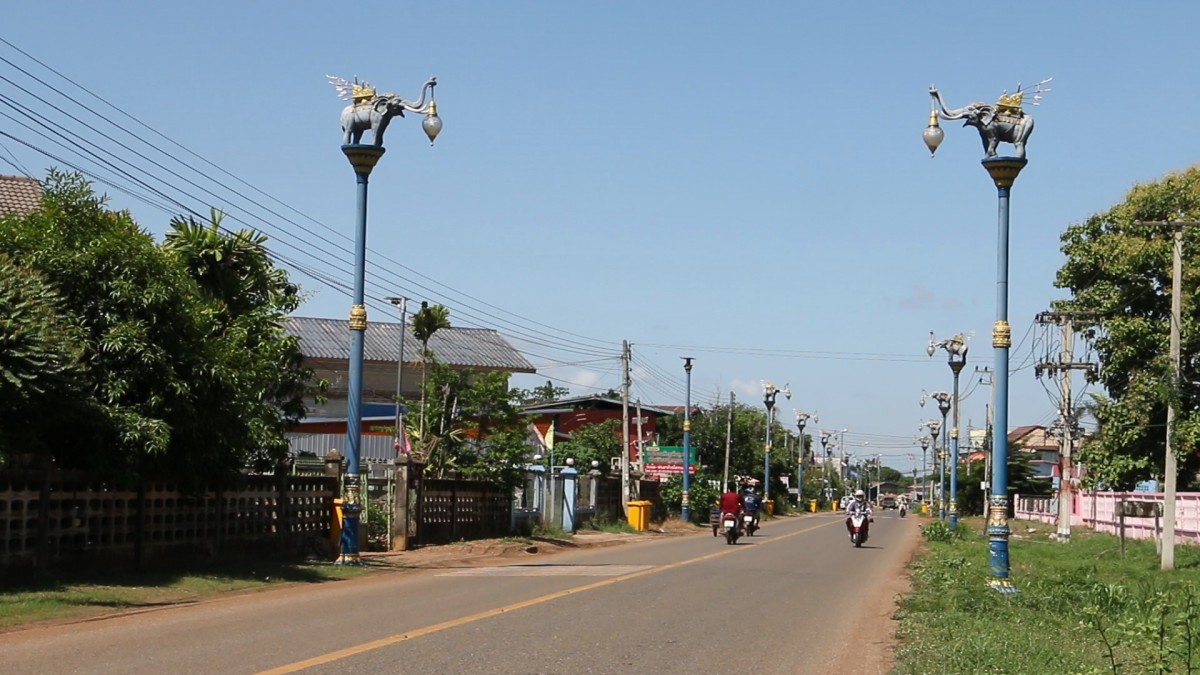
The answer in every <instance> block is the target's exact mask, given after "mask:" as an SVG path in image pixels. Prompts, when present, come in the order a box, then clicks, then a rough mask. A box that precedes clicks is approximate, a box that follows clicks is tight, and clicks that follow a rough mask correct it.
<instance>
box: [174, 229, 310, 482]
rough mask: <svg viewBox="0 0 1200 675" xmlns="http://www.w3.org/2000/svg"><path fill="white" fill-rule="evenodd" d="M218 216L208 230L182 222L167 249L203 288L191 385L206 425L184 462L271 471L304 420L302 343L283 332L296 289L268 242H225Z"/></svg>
mask: <svg viewBox="0 0 1200 675" xmlns="http://www.w3.org/2000/svg"><path fill="white" fill-rule="evenodd" d="M221 221H222V215H221V214H220V213H219V212H217V211H215V210H214V211H213V212H212V215H211V219H210V220H209V222H207V223H200V222H198V221H196V220H194V219H191V218H187V219H183V218H176V219H175V220H173V221H172V222H171V224H170V228H171V229H170V230H169V231H168V232H167V235H166V241H165V242H164V244H163V248H164V249H165V250H167V251H168V252H170V253H173V254H175V256H177V259H178V260H179V262H180V263H182V265H183V267H184V268H185V269H186V270H187V273H188V275H189V276H190V277H191V278H192V279H193V280H195V282H196V284H197V285H198V286H199V289H200V295H201V300H200V304H201V306H202V307H203V311H204V312H205V313H204V318H205V322H204V323H203V324H202V326H201V328H202V330H203V331H204V335H203V345H204V349H205V351H204V352H203V354H202V355H203V358H204V360H205V361H206V362H207V363H208V364H209V367H208V368H207V369H206V370H205V371H203V372H204V375H205V377H202V378H201V379H198V380H196V381H195V382H194V383H193V392H192V393H193V396H194V397H195V401H196V405H197V407H198V408H201V409H203V410H206V411H207V412H206V414H205V415H204V416H203V417H202V418H197V419H194V420H192V422H193V424H194V425H195V427H194V428H192V429H190V430H187V429H179V431H188V432H190V433H188V434H187V436H188V437H192V438H198V439H201V440H200V442H199V443H197V444H196V446H195V447H192V448H190V449H189V450H188V451H187V453H186V456H187V458H188V459H189V462H188V464H189V466H186V467H181V468H184V469H185V470H186V471H189V472H190V471H194V470H195V469H194V468H193V467H192V466H190V465H191V464H195V463H197V462H209V463H216V464H218V465H220V466H226V467H230V468H231V469H234V470H236V469H240V468H241V465H242V464H244V463H246V462H249V463H252V464H256V465H258V468H265V466H268V465H270V464H272V463H273V462H274V461H276V460H278V459H279V458H281V457H283V456H284V455H285V454H286V453H287V441H286V438H285V436H284V434H285V432H286V431H287V430H288V429H289V428H290V427H291V426H292V424H294V423H295V422H296V421H297V420H299V419H300V418H301V417H303V415H304V404H303V394H304V382H305V379H306V378H307V377H308V376H309V375H310V371H309V370H308V369H306V368H302V367H301V362H302V360H303V355H302V354H301V352H300V344H299V338H297V337H293V336H288V335H286V334H285V333H284V332H283V329H282V327H281V326H282V323H283V321H284V320H285V318H286V317H287V315H288V314H290V313H291V312H293V311H295V310H296V309H297V308H299V306H300V303H301V297H300V295H299V289H298V288H297V287H296V286H295V285H294V284H292V283H290V282H289V280H288V276H287V273H286V272H285V271H284V270H282V269H280V268H277V267H275V266H274V263H273V262H272V261H271V258H270V253H269V251H268V250H267V248H266V242H267V237H266V236H265V235H262V234H261V233H258V232H255V231H252V230H238V231H235V232H225V231H223V230H222V227H221Z"/></svg>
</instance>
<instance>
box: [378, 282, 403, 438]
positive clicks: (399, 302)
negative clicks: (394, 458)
mask: <svg viewBox="0 0 1200 675" xmlns="http://www.w3.org/2000/svg"><path fill="white" fill-rule="evenodd" d="M384 300H387V301H388V302H390V303H392V304H393V305H395V306H397V307H399V308H400V350H399V352H397V355H396V440H395V448H396V454H397V455H400V454H402V453H406V452H407V447H408V443H407V442H404V439H405V436H403V435H402V434H404V433H405V431H404V410H403V406H402V405H401V404H400V393H401V386H402V384H401V383H402V382H403V381H404V334H405V333H406V332H408V298H406V297H404V296H402V295H398V296H393V297H388V298H384Z"/></svg>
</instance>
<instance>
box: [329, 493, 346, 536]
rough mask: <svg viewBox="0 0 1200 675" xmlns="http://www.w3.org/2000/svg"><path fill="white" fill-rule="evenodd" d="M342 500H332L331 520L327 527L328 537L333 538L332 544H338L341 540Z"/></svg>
mask: <svg viewBox="0 0 1200 675" xmlns="http://www.w3.org/2000/svg"><path fill="white" fill-rule="evenodd" d="M342 518H343V515H342V500H340V499H334V500H333V522H332V523H330V527H329V538H330V539H332V540H333V545H334V546H338V545H339V544H338V543H339V542H340V541H341V540H342Z"/></svg>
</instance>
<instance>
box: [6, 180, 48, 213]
mask: <svg viewBox="0 0 1200 675" xmlns="http://www.w3.org/2000/svg"><path fill="white" fill-rule="evenodd" d="M41 204H42V184H41V183H39V182H38V181H37V179H36V178H26V177H24V176H2V175H0V216H7V215H12V214H16V215H19V216H20V215H25V214H26V213H30V212H32V211H34V210H36V209H37V207H39V206H41Z"/></svg>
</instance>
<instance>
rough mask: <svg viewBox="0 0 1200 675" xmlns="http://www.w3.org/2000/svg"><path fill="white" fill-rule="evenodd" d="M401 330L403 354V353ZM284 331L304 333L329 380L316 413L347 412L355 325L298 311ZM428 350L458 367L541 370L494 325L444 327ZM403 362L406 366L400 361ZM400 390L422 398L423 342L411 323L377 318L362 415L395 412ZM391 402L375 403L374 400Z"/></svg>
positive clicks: (367, 340)
mask: <svg viewBox="0 0 1200 675" xmlns="http://www.w3.org/2000/svg"><path fill="white" fill-rule="evenodd" d="M401 330H403V344H404V355H403V359H401V357H400V348H401V347H400V345H401V342H402V340H401ZM284 331H285V332H286V333H287V334H289V335H295V336H297V337H299V338H300V352H301V353H302V354H304V363H305V365H306V366H308V367H310V368H312V369H313V370H314V371H315V376H316V378H317V379H319V380H321V379H323V380H325V381H327V382H328V383H329V390H328V391H327V392H326V397H327V398H328V401H327V402H326V403H325V404H323V405H319V406H315V405H310V407H309V413H310V415H313V416H315V417H341V418H344V417H345V416H346V400H347V397H348V386H349V380H350V329H349V327H348V326H347V322H346V320H345V319H323V318H315V317H300V316H293V317H290V318H289V319H288V321H287V322H286V323H285V324H284ZM429 350H430V351H431V352H433V355H434V358H436V359H437V361H438V363H441V364H442V365H444V366H449V367H450V368H453V369H455V370H468V369H469V370H473V371H476V372H494V371H501V372H506V373H533V372H536V371H535V370H534V367H533V365H532V364H530V363H529V361H528V360H527V359H526V358H525V357H524V356H522V355H521V353H520V352H518V351H517V350H516V349H515V348H513V346H512V345H511V344H509V343H508V341H507V340H505V339H504V337H503V336H502V335H500V333H498V332H497V331H495V330H492V329H490V328H459V327H457V326H453V327H450V328H443V329H441V330H439V331H438V332H436V333H434V334H433V337H432V338H431V339H430V340H429ZM401 360H402V361H403V368H401V367H400V363H398V362H399V361H401ZM398 375H400V376H402V381H401V382H400V383H399V389H400V392H401V394H402V395H403V396H405V397H406V398H417V397H419V396H420V391H421V343H420V342H419V341H417V339H416V338H415V337H413V333H412V326H404V327H403V328H402V327H401V325H400V324H399V323H387V322H382V321H372V322H371V323H369V324H368V325H367V330H366V331H365V332H364V335H363V404H364V406H363V416H364V417H369V416H372V415H376V414H385V415H386V414H390V413H388V412H387V411H386V410H385V408H386V406H394V405H395V401H396V389H397V382H396V378H397V376H398ZM373 403H375V404H386V406H372V407H371V408H369V409H368V407H367V406H368V405H369V404H373Z"/></svg>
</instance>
